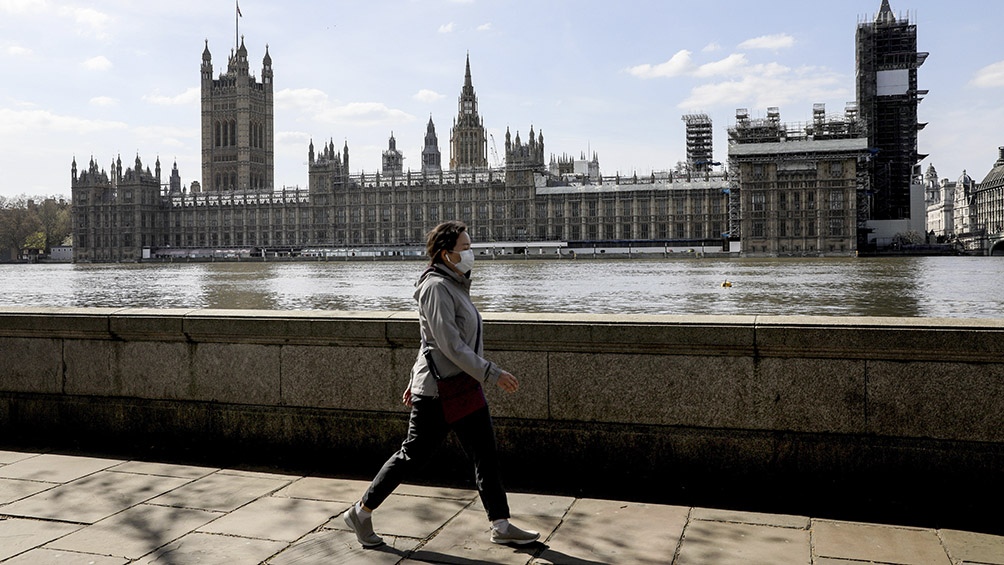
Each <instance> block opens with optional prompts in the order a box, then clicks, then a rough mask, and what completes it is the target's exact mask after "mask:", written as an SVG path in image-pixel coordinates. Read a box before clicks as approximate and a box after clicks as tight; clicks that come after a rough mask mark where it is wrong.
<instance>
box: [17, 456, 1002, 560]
mask: <svg viewBox="0 0 1004 565" xmlns="http://www.w3.org/2000/svg"><path fill="white" fill-rule="evenodd" d="M87 459H88V458H86V457H75V458H71V459H66V458H65V456H50V457H46V456H44V455H38V454H22V455H19V454H18V453H17V452H10V451H0V461H9V463H0V470H3V469H5V468H6V469H8V470H9V468H10V467H12V466H15V465H17V466H19V469H18V468H15V469H14V472H15V473H16V474H24V475H25V476H28V477H49V478H50V479H51V478H56V477H59V478H61V479H63V480H64V482H62V483H58V484H57V483H54V482H44V481H40V480H37V479H34V478H0V565H50V564H51V565H78V564H84V563H86V564H88V565H126V564H128V565H136V564H140V563H142V564H153V563H156V564H159V565H163V564H168V563H170V564H178V565H180V564H184V565H188V564H198V563H202V564H206V563H220V564H223V565H244V564H247V565H260V564H262V563H266V564H268V565H309V564H318V565H321V564H324V565H331V564H337V563H352V564H357V563H358V564H364V565H365V564H369V563H373V564H377V565H384V564H386V565H391V564H400V565H403V564H410V565H414V564H417V563H453V564H460V565H488V564H510V563H511V564H517V565H558V564H562V565H564V564H568V565H598V564H608V563H609V564H614V563H617V564H619V563H628V564H640V565H648V564H655V563H666V564H672V565H694V564H698V565H732V564H736V565H738V564H742V565H749V564H764V565H862V564H866V563H876V564H878V563H881V564H883V565H915V564H916V565H920V564H923V565H938V564H941V565H1004V536H991V535H986V534H979V533H973V532H962V531H956V530H932V529H924V528H909V527H903V526H893V525H879V524H863V523H854V522H839V521H834V520H821V519H813V518H809V517H806V516H786V515H776V514H762V513H755V512H740V511H735V510H722V509H707V508H685V507H675V506H666V505H648V504H641V503H628V502H619V501H610V500H591V499H575V498H568V497H560V496H548V495H539V494H536V495H535V494H521V493H510V495H509V502H510V507H511V509H512V513H513V522H514V523H515V524H517V525H518V526H521V527H524V528H528V529H535V530H538V531H540V532H541V533H542V534H543V537H542V540H543V541H542V542H538V543H535V544H530V545H528V546H522V547H510V546H503V545H496V544H492V543H491V542H490V539H489V524H488V520H487V517H486V516H485V513H484V510H483V508H482V506H481V502H480V499H479V498H478V496H477V493H476V492H475V491H473V490H465V489H445V488H438V487H430V486H419V485H402V486H401V488H399V489H398V490H397V491H396V492H395V494H393V495H391V497H390V498H388V499H387V501H386V503H385V504H384V505H382V506H381V507H380V509H378V510H377V512H376V513H375V514H374V525H375V526H376V529H377V531H378V532H379V533H380V534H381V535H382V536H383V537H384V539H385V541H386V542H387V544H386V545H385V546H383V547H380V548H376V549H368V550H367V549H363V548H362V547H361V546H360V545H359V543H358V542H357V541H356V539H355V536H354V535H353V534H352V533H351V532H350V531H348V530H347V528H346V527H345V526H344V523H343V522H342V521H341V518H340V517H339V516H338V515H339V514H340V513H341V512H342V511H344V510H345V509H346V508H348V507H349V505H351V504H352V503H353V502H354V501H356V500H358V498H359V497H360V496H361V494H362V493H363V491H364V490H365V488H366V486H367V484H368V482H367V481H357V480H344V479H338V478H323V477H298V476H290V475H282V474H272V473H262V472H257V471H242V470H231V469H213V468H203V467H190V466H185V465H171V464H165V463H145V462H139V461H111V460H107V459H96V460H95V461H94V462H91V461H88V460H87ZM64 462H65V463H68V464H69V465H70V467H71V468H72V470H71V471H70V472H66V470H64V469H60V468H59V465H61V464H62V463H64ZM47 465H49V466H52V467H53V468H51V469H49V468H46V466H47ZM94 469H97V470H94ZM82 472H90V474H84V475H82V476H78V475H79V474H80V473H82ZM34 489H43V490H40V491H37V492H32V491H34Z"/></svg>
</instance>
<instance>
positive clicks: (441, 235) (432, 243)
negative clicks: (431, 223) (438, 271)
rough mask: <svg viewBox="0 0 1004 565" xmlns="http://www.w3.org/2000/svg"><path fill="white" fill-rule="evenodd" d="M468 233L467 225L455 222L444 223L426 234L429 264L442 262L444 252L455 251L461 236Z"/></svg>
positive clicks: (426, 250)
mask: <svg viewBox="0 0 1004 565" xmlns="http://www.w3.org/2000/svg"><path fill="white" fill-rule="evenodd" d="M465 231H467V224H465V223H463V222H461V221H458V220H454V221H450V222H443V223H441V224H439V225H438V226H436V227H434V228H432V229H431V230H429V233H427V234H425V254H426V255H428V256H429V264H430V265H432V264H434V263H441V262H442V260H443V259H442V255H441V254H440V253H439V252H440V251H442V250H444V249H445V250H447V251H453V248H454V247H456V246H457V239H458V238H459V237H460V234H462V233H464V232H465Z"/></svg>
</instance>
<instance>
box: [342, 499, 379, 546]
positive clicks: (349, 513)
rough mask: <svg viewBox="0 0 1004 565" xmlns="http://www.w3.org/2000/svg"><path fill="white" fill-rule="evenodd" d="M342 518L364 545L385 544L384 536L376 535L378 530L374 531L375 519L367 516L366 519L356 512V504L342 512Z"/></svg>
mask: <svg viewBox="0 0 1004 565" xmlns="http://www.w3.org/2000/svg"><path fill="white" fill-rule="evenodd" d="M342 518H343V519H344V520H345V525H346V526H348V527H349V529H351V530H352V531H353V532H354V533H355V534H356V539H357V540H359V543H361V544H363V547H376V546H378V545H383V538H382V537H380V536H378V535H376V532H374V531H373V519H372V518H366V519H365V520H364V519H362V518H360V517H359V514H358V513H357V512H356V507H355V505H353V506H352V508H349V509H348V510H346V511H345V513H344V514H342Z"/></svg>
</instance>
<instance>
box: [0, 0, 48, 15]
mask: <svg viewBox="0 0 1004 565" xmlns="http://www.w3.org/2000/svg"><path fill="white" fill-rule="evenodd" d="M48 8H49V6H48V3H47V2H45V0H0V12H6V13H8V14H19V15H20V14H29V13H33V12H34V13H39V12H44V11H45V10H47V9H48Z"/></svg>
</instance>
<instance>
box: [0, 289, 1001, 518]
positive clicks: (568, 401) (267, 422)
mask: <svg viewBox="0 0 1004 565" xmlns="http://www.w3.org/2000/svg"><path fill="white" fill-rule="evenodd" d="M485 319H486V328H485V343H486V349H487V357H489V358H490V359H492V360H494V361H496V362H497V363H498V364H499V365H501V366H502V367H504V368H506V369H508V370H510V371H511V372H513V373H514V374H515V375H517V377H518V378H519V379H520V382H521V385H522V387H521V389H520V391H519V392H518V393H516V394H513V395H506V394H504V393H502V392H501V391H499V390H489V391H488V396H489V402H490V404H491V405H492V410H493V415H494V417H495V419H496V425H497V428H498V438H499V446H500V449H501V451H502V457H503V460H504V462H505V467H506V473H507V478H509V481H510V484H511V486H520V487H522V488H534V487H537V488H540V489H542V490H545V489H550V491H551V492H554V490H555V489H558V490H563V491H568V492H572V491H575V492H577V493H585V494H595V495H612V496H623V497H634V498H641V499H644V498H654V499H671V500H679V499H680V498H681V497H682V498H686V494H687V492H688V490H687V489H688V488H691V487H692V488H693V489H694V490H701V489H703V492H705V493H711V494H714V493H716V492H720V493H721V495H722V496H723V497H727V496H734V495H735V494H736V493H737V492H738V491H741V490H743V489H746V490H748V489H750V488H751V486H752V485H764V484H767V485H770V488H771V489H775V490H774V492H775V493H776V489H778V488H781V489H785V488H788V487H791V488H795V486H796V485H803V486H804V485H811V484H818V483H819V482H823V483H826V482H829V484H830V485H831V486H832V485H840V484H843V485H845V486H846V485H851V487H850V489H851V490H853V489H855V488H858V486H859V485H861V484H863V483H868V482H872V483H873V484H875V485H882V486H881V488H882V489H885V488H895V486H896V485H904V484H907V485H914V484H916V483H918V482H921V481H924V482H927V483H930V481H943V482H955V483H956V484H962V483H970V484H976V483H979V482H980V481H993V480H999V479H1000V478H1001V472H1002V471H1001V470H1002V469H1004V321H997V320H944V319H914V318H835V317H833V318H829V317H827V318H822V317H821V318H813V317H773V316H609V315H544V314H487V315H485ZM418 342H419V332H418V324H417V318H416V316H415V315H414V314H413V313H379V312H275V311H221V310H216V311H213V310H148V309H97V308H91V309H48V308H46V309H38V308H32V309H26V308H0V438H3V439H2V440H0V443H2V444H8V445H9V444H21V443H30V444H40V445H48V446H55V447H82V448H86V449H89V450H91V451H92V452H93V450H99V451H101V450H107V451H109V452H111V451H116V450H129V449H154V450H156V449H161V448H163V449H165V450H173V451H171V453H174V457H180V456H186V457H187V456H191V457H192V458H199V457H201V458H206V457H209V458H212V457H214V456H215V457H228V458H230V460H229V461H227V462H228V463H230V464H232V463H234V462H235V461H234V460H236V462H242V461H243V462H248V463H255V464H271V465H279V466H288V467H291V468H300V467H303V466H308V467H310V468H311V469H312V470H314V471H317V470H321V471H323V472H330V473H333V474H338V473H343V474H344V473H353V474H359V475H360V476H366V475H370V476H371V475H372V474H373V473H374V472H375V470H376V469H377V468H378V467H379V464H380V462H382V461H383V459H384V458H386V457H387V456H388V455H389V454H390V453H391V452H393V451H394V450H395V449H396V448H397V446H398V445H399V442H400V440H401V439H402V438H403V435H404V431H405V429H406V425H407V411H406V409H405V408H404V407H403V406H402V405H401V404H400V397H401V393H402V391H403V389H404V387H405V385H406V382H407V379H408V373H409V370H410V368H411V364H412V362H413V361H414V359H415V354H416V347H417V345H418ZM0 448H2V445H0ZM178 450H181V451H178ZM155 453H162V452H161V451H155ZM179 454H180V455H179ZM460 460H461V455H460V451H459V449H458V448H457V447H456V445H455V444H452V443H448V444H447V447H446V448H445V449H444V451H443V454H442V456H441V458H439V459H437V462H436V464H434V465H433V466H432V467H431V469H432V470H431V471H428V472H427V474H426V475H424V476H425V477H426V478H429V479H431V480H435V478H436V477H439V478H444V477H445V478H446V479H449V480H453V479H456V480H463V479H467V477H468V475H469V471H468V470H467V468H466V467H465V466H462V465H461V466H458V464H459V461H460ZM444 473H445V474H444ZM972 481H976V483H972ZM824 486H825V485H824ZM876 488H879V487H876ZM903 488H906V487H903ZM846 490H847V489H845V491H846ZM803 494H804V493H803ZM769 498H770V497H769V496H768V495H764V499H765V500H768V499H769Z"/></svg>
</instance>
